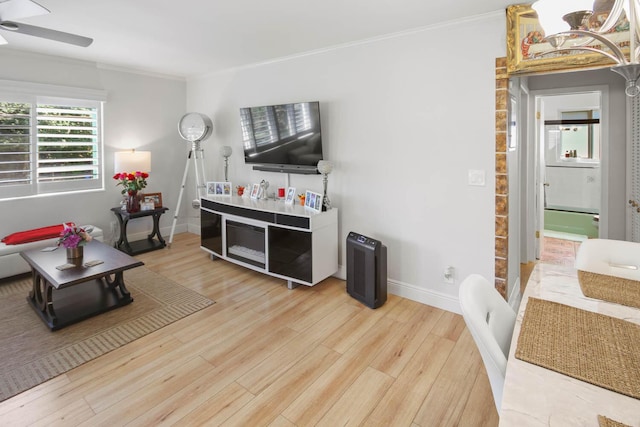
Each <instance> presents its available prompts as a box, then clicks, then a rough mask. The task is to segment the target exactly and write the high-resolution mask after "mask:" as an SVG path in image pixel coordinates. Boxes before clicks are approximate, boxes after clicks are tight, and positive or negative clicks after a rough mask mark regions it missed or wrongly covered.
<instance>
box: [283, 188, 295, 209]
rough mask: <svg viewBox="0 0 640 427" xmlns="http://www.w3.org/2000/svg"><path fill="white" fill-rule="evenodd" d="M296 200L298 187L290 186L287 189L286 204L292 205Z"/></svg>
mask: <svg viewBox="0 0 640 427" xmlns="http://www.w3.org/2000/svg"><path fill="white" fill-rule="evenodd" d="M295 200H296V187H289V188H288V189H287V194H286V196H285V199H284V204H285V205H292V204H293V202H294V201H295Z"/></svg>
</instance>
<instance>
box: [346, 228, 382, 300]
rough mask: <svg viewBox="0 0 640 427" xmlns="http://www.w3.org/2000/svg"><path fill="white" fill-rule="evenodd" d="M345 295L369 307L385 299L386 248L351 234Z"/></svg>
mask: <svg viewBox="0 0 640 427" xmlns="http://www.w3.org/2000/svg"><path fill="white" fill-rule="evenodd" d="M347 293H349V295H351V296H352V297H353V298H355V299H357V300H358V301H360V302H362V303H363V304H364V305H366V306H367V307H370V308H378V307H380V306H382V304H384V303H385V301H386V300H387V247H386V246H384V245H383V244H382V242H381V241H379V240H375V239H371V238H369V237H366V236H363V235H361V234H358V233H354V232H353V231H352V232H350V233H349V235H348V236H347Z"/></svg>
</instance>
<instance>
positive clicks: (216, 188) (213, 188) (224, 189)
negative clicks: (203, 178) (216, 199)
mask: <svg viewBox="0 0 640 427" xmlns="http://www.w3.org/2000/svg"><path fill="white" fill-rule="evenodd" d="M231 188H232V186H231V183H230V182H207V195H212V196H231Z"/></svg>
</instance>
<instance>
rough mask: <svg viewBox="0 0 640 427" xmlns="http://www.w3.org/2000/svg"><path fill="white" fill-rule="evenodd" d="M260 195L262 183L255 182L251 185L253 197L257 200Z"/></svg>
mask: <svg viewBox="0 0 640 427" xmlns="http://www.w3.org/2000/svg"><path fill="white" fill-rule="evenodd" d="M259 197H260V184H253V185H252V186H251V198H252V199H254V200H256V199H258V198H259Z"/></svg>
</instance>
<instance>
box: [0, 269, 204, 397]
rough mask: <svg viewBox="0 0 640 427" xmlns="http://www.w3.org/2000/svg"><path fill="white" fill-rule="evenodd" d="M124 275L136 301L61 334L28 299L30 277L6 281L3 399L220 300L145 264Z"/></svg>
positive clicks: (0, 368) (0, 352) (0, 318)
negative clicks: (213, 298) (45, 322)
mask: <svg viewBox="0 0 640 427" xmlns="http://www.w3.org/2000/svg"><path fill="white" fill-rule="evenodd" d="M124 278H125V283H126V285H127V289H128V290H129V292H130V293H131V296H132V297H133V303H131V304H129V305H127V306H124V307H120V308H117V309H115V310H112V311H109V312H107V313H103V314H100V315H98V316H95V317H92V318H90V319H87V320H83V321H82V322H79V323H76V324H74V325H70V326H67V327H66V328H63V329H60V330H58V331H55V332H51V331H50V330H49V328H48V327H47V326H46V325H45V324H44V322H42V320H41V319H40V317H39V316H38V315H37V314H36V313H35V311H34V310H33V309H32V308H31V306H30V305H28V303H27V295H28V293H29V290H30V289H31V276H30V275H28V276H18V277H16V278H14V279H6V280H2V281H0V401H3V400H5V399H8V398H9V397H12V396H14V395H16V394H18V393H20V392H23V391H25V390H27V389H29V388H31V387H34V386H36V385H38V384H41V383H43V382H45V381H47V380H49V379H51V378H53V377H55V376H57V375H60V374H62V373H65V372H67V371H69V370H71V369H73V368H75V367H77V366H80V365H82V364H83V363H86V362H88V361H90V360H92V359H95V358H96V357H98V356H101V355H103V354H105V353H108V352H110V351H112V350H114V349H116V348H118V347H121V346H123V345H125V344H127V343H130V342H132V341H134V340H136V339H138V338H140V337H143V336H145V335H147V334H149V333H151V332H153V331H156V330H158V329H161V328H162V327H164V326H166V325H169V324H170V323H173V322H175V321H176V320H179V319H182V318H184V317H187V316H189V315H190V314H193V313H195V312H197V311H199V310H202V309H203V308H205V307H208V306H210V305H212V304H214V302H213V301H211V300H210V299H208V298H205V297H204V296H202V295H200V294H198V293H197V292H194V291H192V290H190V289H187V288H185V287H183V286H181V285H178V284H177V283H175V282H173V281H171V280H169V279H167V278H166V277H163V276H160V275H158V274H156V273H154V272H152V271H150V270H148V269H147V268H145V267H138V268H134V269H131V270H127V271H125V273H124ZM54 292H55V291H54Z"/></svg>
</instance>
